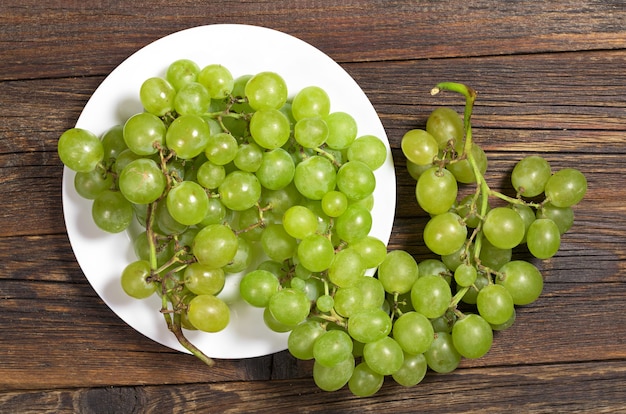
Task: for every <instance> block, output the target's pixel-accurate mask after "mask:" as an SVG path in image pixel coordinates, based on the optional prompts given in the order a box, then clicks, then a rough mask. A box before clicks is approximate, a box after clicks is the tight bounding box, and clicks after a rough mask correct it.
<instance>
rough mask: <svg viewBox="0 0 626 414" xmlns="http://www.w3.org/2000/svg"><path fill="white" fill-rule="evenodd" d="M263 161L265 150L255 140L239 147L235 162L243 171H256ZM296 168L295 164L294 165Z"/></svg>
mask: <svg viewBox="0 0 626 414" xmlns="http://www.w3.org/2000/svg"><path fill="white" fill-rule="evenodd" d="M262 161H263V151H262V150H261V148H260V147H259V146H258V145H257V144H255V143H254V142H250V143H247V144H241V145H240V146H239V148H238V149H237V153H236V154H235V158H234V159H233V163H234V164H235V167H237V168H239V169H240V170H242V171H247V172H252V173H253V172H256V171H257V170H258V169H259V167H260V166H261V163H262ZM294 169H295V166H294Z"/></svg>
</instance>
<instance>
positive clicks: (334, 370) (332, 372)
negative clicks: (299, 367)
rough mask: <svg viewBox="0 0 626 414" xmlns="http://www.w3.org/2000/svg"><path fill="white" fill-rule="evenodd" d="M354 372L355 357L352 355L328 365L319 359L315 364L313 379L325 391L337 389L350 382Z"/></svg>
mask: <svg viewBox="0 0 626 414" xmlns="http://www.w3.org/2000/svg"><path fill="white" fill-rule="evenodd" d="M353 372H354V357H353V356H352V355H350V357H348V358H346V359H345V360H343V361H341V362H340V363H338V364H336V365H333V366H332V367H326V366H324V365H322V364H320V363H318V362H317V361H315V363H314V364H313V381H315V385H317V386H318V388H320V389H321V390H323V391H337V390H338V389H340V388H342V387H343V386H344V385H346V384H347V383H348V380H350V377H351V376H352V373H353Z"/></svg>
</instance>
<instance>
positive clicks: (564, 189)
mask: <svg viewBox="0 0 626 414" xmlns="http://www.w3.org/2000/svg"><path fill="white" fill-rule="evenodd" d="M586 192H587V179H586V178H585V176H584V174H583V173H581V172H580V171H578V170H576V169H574V168H564V169H562V170H560V171H557V172H556V173H554V174H553V175H552V176H551V177H550V178H549V179H548V182H547V183H546V188H545V193H546V199H547V200H548V201H549V202H550V203H552V205H554V206H556V207H571V206H573V205H575V204H578V203H579V202H580V200H582V199H583V197H584V196H585V193H586Z"/></svg>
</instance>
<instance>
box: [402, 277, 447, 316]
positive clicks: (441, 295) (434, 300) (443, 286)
mask: <svg viewBox="0 0 626 414" xmlns="http://www.w3.org/2000/svg"><path fill="white" fill-rule="evenodd" d="M451 300H452V292H451V290H450V285H448V282H446V280H445V279H444V278H442V277H441V276H434V275H426V276H421V277H420V278H418V279H417V281H416V282H415V284H413V287H412V288H411V302H412V304H413V308H414V309H415V310H416V311H417V312H419V313H421V314H422V315H424V316H426V317H427V318H429V319H434V318H438V317H440V316H442V315H443V314H444V313H445V312H446V310H447V309H448V307H449V306H450V301H451Z"/></svg>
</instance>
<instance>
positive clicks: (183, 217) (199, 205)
mask: <svg viewBox="0 0 626 414" xmlns="http://www.w3.org/2000/svg"><path fill="white" fill-rule="evenodd" d="M166 205H167V210H168V211H169V213H170V215H171V216H172V217H173V218H174V220H176V221H177V222H179V223H181V224H184V225H187V226H193V225H195V224H198V223H200V222H201V221H202V220H203V219H204V217H205V215H206V211H207V209H208V208H209V197H208V195H207V193H206V191H205V190H204V188H202V186H201V185H200V184H198V183H196V182H194V181H182V182H180V183H178V184H177V185H175V186H174V187H173V188H171V189H170V191H169V192H168V193H167V197H166Z"/></svg>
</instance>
